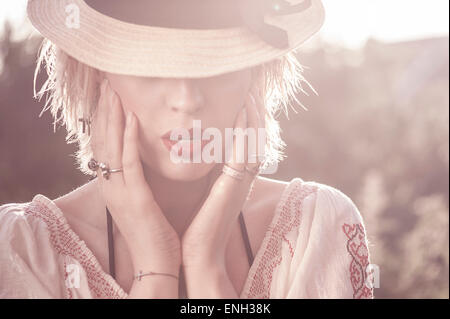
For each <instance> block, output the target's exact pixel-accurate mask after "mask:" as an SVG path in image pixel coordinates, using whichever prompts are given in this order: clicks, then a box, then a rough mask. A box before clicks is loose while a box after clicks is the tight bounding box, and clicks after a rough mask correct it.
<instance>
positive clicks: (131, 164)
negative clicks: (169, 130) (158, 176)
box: [122, 110, 154, 201]
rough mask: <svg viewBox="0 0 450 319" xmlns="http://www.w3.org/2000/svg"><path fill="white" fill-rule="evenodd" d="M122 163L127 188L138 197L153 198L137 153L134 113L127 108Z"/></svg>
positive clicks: (137, 135)
mask: <svg viewBox="0 0 450 319" xmlns="http://www.w3.org/2000/svg"><path fill="white" fill-rule="evenodd" d="M122 165H123V176H124V180H125V185H126V186H127V188H130V189H131V191H132V193H134V194H136V195H137V196H139V197H140V198H147V199H149V200H151V201H153V200H154V199H153V198H149V197H150V196H152V192H151V190H150V189H149V186H148V184H147V181H146V180H145V176H144V169H143V168H142V163H141V158H140V155H139V131H138V121H137V118H136V115H134V113H133V112H132V111H129V110H128V111H127V118H126V124H125V133H124V143H123V154H122ZM142 192H145V193H142Z"/></svg>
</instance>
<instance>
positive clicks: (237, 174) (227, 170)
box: [222, 164, 245, 181]
mask: <svg viewBox="0 0 450 319" xmlns="http://www.w3.org/2000/svg"><path fill="white" fill-rule="evenodd" d="M222 172H223V173H224V174H225V175H228V176H230V177H233V178H235V179H237V180H240V181H241V180H243V179H244V173H245V171H238V170H237V169H234V168H232V167H230V166H228V165H227V164H224V165H223V167H222Z"/></svg>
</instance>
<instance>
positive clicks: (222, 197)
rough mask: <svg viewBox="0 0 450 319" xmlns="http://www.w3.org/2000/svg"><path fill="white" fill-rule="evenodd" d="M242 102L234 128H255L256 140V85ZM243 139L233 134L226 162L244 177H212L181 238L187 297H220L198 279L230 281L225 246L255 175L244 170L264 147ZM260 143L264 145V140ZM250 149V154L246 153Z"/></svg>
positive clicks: (260, 119) (260, 120)
mask: <svg viewBox="0 0 450 319" xmlns="http://www.w3.org/2000/svg"><path fill="white" fill-rule="evenodd" d="M245 103H246V106H245V107H244V108H243V109H242V110H241V111H240V112H239V114H238V115H237V118H236V120H235V129H236V128H242V129H243V130H244V132H245V129H246V128H247V127H248V128H251V129H254V130H255V135H256V136H255V137H256V139H254V141H253V142H252V141H251V140H252V139H250V140H249V141H250V142H251V143H256V144H258V142H257V141H258V131H261V132H259V133H262V132H264V135H265V130H264V129H265V118H264V115H263V114H264V113H263V112H264V106H263V103H262V99H261V97H260V94H259V92H258V91H257V89H256V88H253V89H252V90H251V91H250V92H249V94H248V96H247V99H246V102H245ZM258 128H262V130H258ZM264 138H265V136H264ZM244 140H245V141H244V145H243V146H244V147H242V145H239V144H242V143H238V142H237V141H238V139H236V136H235V138H234V143H233V149H234V151H233V156H232V157H231V159H230V160H229V161H228V162H227V163H226V165H228V166H229V167H231V168H234V169H235V170H238V171H241V172H244V178H243V179H242V180H238V179H236V178H234V177H231V176H229V175H227V174H224V173H222V174H221V175H220V176H219V177H218V178H217V180H216V181H215V183H214V185H213V187H212V188H211V191H210V193H209V196H208V198H207V199H206V200H205V202H204V204H203V206H202V207H201V208H200V210H199V212H198V213H197V214H196V215H195V217H194V219H193V221H192V222H191V224H190V225H189V227H188V229H187V230H186V231H185V232H184V235H183V237H182V239H181V246H182V266H183V270H184V272H185V276H186V278H187V280H186V283H187V287H188V292H190V298H192V297H193V296H192V291H193V290H194V289H195V290H196V291H199V292H202V293H203V295H205V294H206V295H207V296H210V297H212V298H214V297H218V298H220V296H212V294H208V293H206V292H204V289H203V290H202V289H200V287H199V284H201V282H199V281H198V280H200V281H203V282H204V284H205V287H204V288H205V289H206V287H212V289H213V286H214V283H213V282H211V281H215V282H216V284H217V286H221V285H223V284H224V283H225V281H226V282H227V284H228V286H230V285H231V283H230V282H229V281H227V279H226V278H225V277H226V268H225V251H226V246H227V243H228V241H229V238H230V235H231V233H232V230H233V228H234V227H235V225H236V222H237V220H238V217H239V213H240V211H241V209H242V207H243V205H244V203H245V201H246V199H247V197H248V196H249V193H250V191H251V188H252V185H253V182H254V180H255V178H256V174H251V173H250V172H249V171H247V170H246V167H247V168H248V169H249V170H252V169H253V170H255V169H257V168H258V167H259V165H260V162H261V157H257V156H255V155H257V154H262V155H263V154H264V149H262V150H258V148H257V145H254V146H253V148H252V147H250V148H249V147H248V142H249V141H248V139H247V138H245V139H244ZM264 141H265V140H264ZM262 145H265V142H264V143H262ZM249 150H250V156H248V155H247V154H248V153H249ZM252 154H253V158H252ZM248 157H249V158H248ZM255 157H256V158H255ZM208 274H209V275H210V276H208ZM198 276H201V277H200V278H196V282H195V283H194V282H192V286H191V285H190V282H191V281H193V280H194V279H193V277H198ZM224 280H225V281H224ZM205 281H209V282H205ZM194 285H195V288H194V287H193V286H194ZM190 286H191V287H190ZM196 297H198V296H194V298H196ZM231 297H236V296H231Z"/></svg>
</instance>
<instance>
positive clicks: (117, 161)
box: [105, 85, 124, 186]
mask: <svg viewBox="0 0 450 319" xmlns="http://www.w3.org/2000/svg"><path fill="white" fill-rule="evenodd" d="M106 90H107V95H108V101H109V103H108V104H109V107H108V109H109V110H108V114H109V116H108V123H107V124H106V125H107V127H106V146H105V148H106V152H105V154H106V156H105V163H106V164H107V165H108V166H109V168H110V169H118V168H122V150H123V135H124V115H123V109H122V102H121V101H120V98H119V96H118V95H117V93H116V92H114V90H113V88H112V87H111V85H108V86H107V87H106ZM108 180H110V181H111V183H112V184H116V183H118V185H122V186H123V185H124V180H123V172H113V173H111V174H110V176H109V179H108ZM118 185H117V186H118Z"/></svg>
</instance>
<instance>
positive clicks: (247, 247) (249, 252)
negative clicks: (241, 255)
mask: <svg viewBox="0 0 450 319" xmlns="http://www.w3.org/2000/svg"><path fill="white" fill-rule="evenodd" d="M239 222H240V224H241V232H242V238H244V244H245V250H246V252H247V258H248V263H249V264H250V267H251V266H252V264H253V259H254V257H253V253H252V247H251V246H250V241H249V239H248V233H247V227H245V221H244V215H243V214H242V211H241V213H240V214H239Z"/></svg>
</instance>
